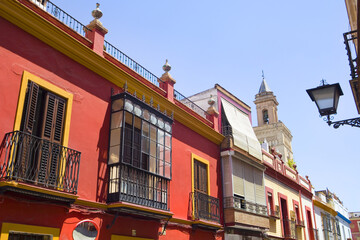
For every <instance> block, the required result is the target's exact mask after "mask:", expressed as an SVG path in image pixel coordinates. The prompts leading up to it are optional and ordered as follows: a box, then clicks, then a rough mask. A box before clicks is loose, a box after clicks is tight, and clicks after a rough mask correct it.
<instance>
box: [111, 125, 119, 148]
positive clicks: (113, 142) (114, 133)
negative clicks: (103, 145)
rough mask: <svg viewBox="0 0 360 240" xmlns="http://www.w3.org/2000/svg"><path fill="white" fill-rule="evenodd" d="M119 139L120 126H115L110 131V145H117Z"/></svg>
mask: <svg viewBox="0 0 360 240" xmlns="http://www.w3.org/2000/svg"><path fill="white" fill-rule="evenodd" d="M120 139H121V128H115V129H113V130H111V133H110V146H114V145H119V144H120Z"/></svg>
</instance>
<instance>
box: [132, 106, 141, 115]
mask: <svg viewBox="0 0 360 240" xmlns="http://www.w3.org/2000/svg"><path fill="white" fill-rule="evenodd" d="M134 113H135V115H136V116H139V117H141V113H142V110H141V108H140V106H138V105H135V107H134Z"/></svg>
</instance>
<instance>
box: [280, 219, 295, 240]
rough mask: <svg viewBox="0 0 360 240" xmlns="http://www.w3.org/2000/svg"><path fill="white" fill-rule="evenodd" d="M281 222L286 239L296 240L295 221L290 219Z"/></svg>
mask: <svg viewBox="0 0 360 240" xmlns="http://www.w3.org/2000/svg"><path fill="white" fill-rule="evenodd" d="M281 222H282V226H283V230H284V238H285V239H296V227H295V221H293V220H290V219H282V220H281Z"/></svg>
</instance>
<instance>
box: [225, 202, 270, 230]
mask: <svg viewBox="0 0 360 240" xmlns="http://www.w3.org/2000/svg"><path fill="white" fill-rule="evenodd" d="M224 215H225V224H226V225H227V226H237V227H240V228H241V226H242V225H243V226H244V227H245V226H253V227H256V228H260V229H268V228H269V227H270V226H269V218H268V213H267V208H266V206H264V205H261V204H257V203H252V202H250V201H246V200H245V199H243V198H241V197H238V196H231V197H225V198H224Z"/></svg>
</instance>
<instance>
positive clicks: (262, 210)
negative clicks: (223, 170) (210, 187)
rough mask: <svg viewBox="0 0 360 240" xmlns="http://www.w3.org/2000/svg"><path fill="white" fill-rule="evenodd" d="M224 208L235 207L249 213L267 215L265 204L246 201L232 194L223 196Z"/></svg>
mask: <svg viewBox="0 0 360 240" xmlns="http://www.w3.org/2000/svg"><path fill="white" fill-rule="evenodd" d="M224 208H235V209H239V210H244V211H247V212H251V213H256V214H261V215H265V216H267V215H268V213H267V208H266V206H265V205H261V204H258V203H253V202H250V201H246V200H245V199H243V198H241V197H238V196H233V197H225V198H224Z"/></svg>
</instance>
